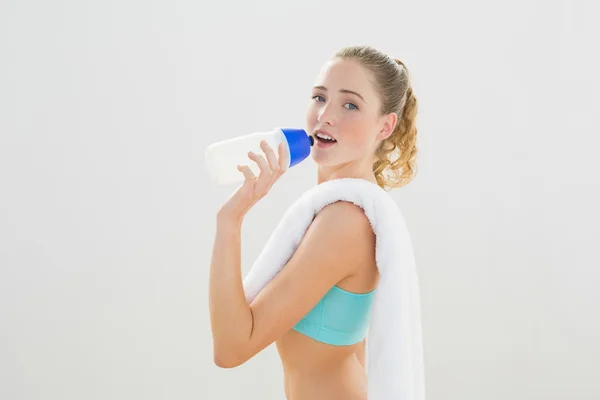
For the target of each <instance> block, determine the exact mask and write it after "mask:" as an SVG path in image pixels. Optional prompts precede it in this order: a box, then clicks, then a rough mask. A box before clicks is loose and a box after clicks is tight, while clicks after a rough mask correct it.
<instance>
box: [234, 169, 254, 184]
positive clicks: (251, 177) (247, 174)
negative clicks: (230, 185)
mask: <svg viewBox="0 0 600 400" xmlns="http://www.w3.org/2000/svg"><path fill="white" fill-rule="evenodd" d="M237 169H238V171H240V172H241V173H243V174H244V178H246V180H249V181H253V180H256V175H254V172H252V170H251V169H250V167H248V166H247V165H238V166H237Z"/></svg>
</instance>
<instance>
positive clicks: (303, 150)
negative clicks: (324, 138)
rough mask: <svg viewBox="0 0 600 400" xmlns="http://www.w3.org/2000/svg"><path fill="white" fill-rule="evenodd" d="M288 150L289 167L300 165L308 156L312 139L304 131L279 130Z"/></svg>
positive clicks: (312, 142)
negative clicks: (283, 136)
mask: <svg viewBox="0 0 600 400" xmlns="http://www.w3.org/2000/svg"><path fill="white" fill-rule="evenodd" d="M280 129H281V131H282V132H283V134H284V135H285V139H286V140H287V142H288V145H289V148H290V167H293V166H294V165H296V164H298V163H300V162H301V161H303V160H304V159H305V158H306V157H308V156H309V155H310V146H312V145H313V144H314V139H313V138H312V137H311V136H308V134H307V133H306V131H305V130H304V129H299V128H280Z"/></svg>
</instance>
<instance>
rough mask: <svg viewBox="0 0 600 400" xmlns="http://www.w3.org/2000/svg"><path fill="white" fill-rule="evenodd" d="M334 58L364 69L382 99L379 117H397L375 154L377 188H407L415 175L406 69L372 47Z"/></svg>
mask: <svg viewBox="0 0 600 400" xmlns="http://www.w3.org/2000/svg"><path fill="white" fill-rule="evenodd" d="M334 58H342V59H348V60H353V61H356V62H358V63H359V64H361V65H362V66H363V67H365V68H367V69H368V70H369V71H370V72H371V73H372V74H373V77H374V78H375V82H374V85H375V88H376V90H377V91H378V93H379V95H380V99H381V109H380V114H381V115H385V114H389V113H396V114H397V115H398V122H397V123H396V126H395V127H394V131H393V132H392V134H391V135H390V137H388V138H387V139H385V140H383V141H382V142H381V144H380V146H379V147H378V149H377V151H376V153H375V154H376V156H377V158H378V160H377V161H375V163H374V164H373V172H374V173H375V177H376V178H377V184H378V185H379V186H380V187H382V188H384V189H386V188H389V189H392V188H395V187H402V186H405V185H407V184H408V183H409V182H410V181H412V180H413V178H414V177H415V175H416V156H417V152H418V149H417V145H416V142H417V127H416V117H417V99H416V97H415V95H414V93H413V90H412V87H411V83H410V75H409V72H408V69H407V68H406V65H404V63H403V62H402V61H400V60H398V59H395V58H391V57H389V56H388V55H387V54H385V53H383V52H381V51H379V50H377V49H375V48H373V47H371V46H350V47H345V48H343V49H341V50H339V51H338V52H337V53H336V54H335V56H334Z"/></svg>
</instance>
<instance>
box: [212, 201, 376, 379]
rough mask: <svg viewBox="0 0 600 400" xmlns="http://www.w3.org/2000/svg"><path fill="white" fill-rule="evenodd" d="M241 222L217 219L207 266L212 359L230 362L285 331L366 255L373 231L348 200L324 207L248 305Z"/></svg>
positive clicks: (252, 352)
mask: <svg viewBox="0 0 600 400" xmlns="http://www.w3.org/2000/svg"><path fill="white" fill-rule="evenodd" d="M240 230H241V223H240V222H232V221H231V220H227V219H222V220H220V221H219V222H218V224H217V235H216V238H215V245H214V249H213V258H212V262H211V267H210V275H211V276H210V301H209V302H210V314H211V327H212V332H213V343H214V354H215V363H216V364H217V365H219V366H221V367H229V368H231V367H235V366H238V365H240V364H242V363H244V362H246V361H247V360H248V359H250V358H252V357H253V356H254V355H255V354H257V353H258V352H260V351H261V350H263V349H264V348H265V347H267V346H268V345H269V344H271V343H273V342H274V341H275V340H277V339H278V338H279V337H281V336H282V335H283V334H285V333H286V332H287V331H289V330H290V329H291V328H292V327H293V326H294V325H295V324H296V323H297V322H298V321H299V320H300V319H301V318H302V317H303V316H304V315H306V313H308V312H309V311H310V310H311V309H312V307H314V306H315V305H316V304H317V303H318V302H319V300H320V299H321V298H322V297H323V296H324V295H325V294H326V293H327V291H328V290H329V289H331V287H332V286H334V285H335V284H336V283H337V282H339V281H341V280H342V279H344V278H345V277H347V276H349V275H351V274H352V273H354V272H355V271H358V270H359V269H360V268H361V267H362V266H363V265H364V263H365V259H366V257H368V255H369V254H371V252H372V249H371V248H370V246H372V245H373V240H374V239H373V231H372V229H371V226H370V224H369V221H368V219H367V218H366V216H365V215H364V212H363V210H362V209H360V208H359V207H358V206H356V205H354V204H352V203H348V202H337V203H333V204H331V205H329V206H326V207H324V208H323V209H322V210H321V212H319V213H318V214H317V216H316V217H315V220H314V221H313V223H312V224H311V226H310V227H309V228H308V230H307V232H306V233H305V235H304V237H303V238H302V241H301V242H300V245H299V246H298V249H296V252H295V253H294V255H293V256H292V258H291V259H290V261H289V262H288V263H287V264H286V266H285V267H284V268H283V270H282V271H281V272H280V273H279V274H277V276H276V277H275V278H274V279H273V280H272V281H271V282H270V283H269V284H268V285H267V286H266V287H265V288H264V289H263V290H262V291H261V292H260V293H259V294H258V296H257V297H256V298H255V299H254V301H253V302H252V304H250V305H248V304H247V302H246V300H245V296H244V291H243V285H242V276H241V267H240V247H241V240H240V236H241V235H240Z"/></svg>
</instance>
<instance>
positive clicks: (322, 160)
mask: <svg viewBox="0 0 600 400" xmlns="http://www.w3.org/2000/svg"><path fill="white" fill-rule="evenodd" d="M310 155H311V158H312V160H313V161H314V162H315V164H317V165H320V166H323V167H330V166H333V165H336V164H339V163H338V162H336V160H334V159H332V157H330V156H329V155H328V154H323V153H320V154H319V152H318V151H313V152H311V154H310Z"/></svg>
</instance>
